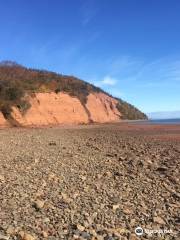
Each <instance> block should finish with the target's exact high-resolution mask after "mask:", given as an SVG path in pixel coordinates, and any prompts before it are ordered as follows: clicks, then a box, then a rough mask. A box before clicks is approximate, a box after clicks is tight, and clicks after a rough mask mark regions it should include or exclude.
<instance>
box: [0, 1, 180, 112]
mask: <svg viewBox="0 0 180 240" xmlns="http://www.w3.org/2000/svg"><path fill="white" fill-rule="evenodd" d="M179 13H180V1H179V0H151V1H147V0H111V1H110V0H36V1H35V0H31V1H29V0H1V2H0V60H13V61H17V62H18V63H20V64H23V65H25V66H28V67H33V68H41V69H47V70H52V71H56V72H59V73H63V74H70V75H75V76H77V77H79V78H81V79H84V80H86V81H89V82H91V83H93V84H95V85H97V86H100V87H101V88H103V89H104V90H106V91H108V92H109V93H111V94H112V95H114V96H116V97H121V98H122V99H124V100H126V101H128V102H130V103H132V104H134V105H135V106H137V107H139V108H140V109H141V110H142V111H144V112H153V111H175V110H179V109H180V106H179V103H180V14H179Z"/></svg>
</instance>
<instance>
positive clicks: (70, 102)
mask: <svg viewBox="0 0 180 240" xmlns="http://www.w3.org/2000/svg"><path fill="white" fill-rule="evenodd" d="M28 101H29V103H30V104H31V107H30V108H29V109H28V110H27V112H26V113H25V114H22V113H21V112H20V111H19V109H18V108H15V107H13V111H12V114H11V116H12V118H13V119H14V120H15V121H16V122H18V123H19V124H20V125H21V126H47V125H59V124H83V123H85V124H86V123H89V122H90V121H91V122H98V123H105V122H118V121H119V120H120V116H121V114H120V113H119V111H118V109H117V108H116V105H117V100H115V99H114V98H111V97H109V96H108V95H106V94H104V93H91V94H89V96H88V97H87V103H86V105H85V106H83V105H82V103H81V102H80V100H79V99H78V98H76V97H72V96H70V95H68V94H66V93H58V94H56V93H53V92H51V93H36V94H35V95H34V96H33V97H31V96H28ZM8 125H9V122H8V121H7V120H6V119H5V118H4V117H3V115H2V113H0V127H5V126H8Z"/></svg>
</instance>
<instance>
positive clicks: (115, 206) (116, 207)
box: [113, 204, 120, 212]
mask: <svg viewBox="0 0 180 240" xmlns="http://www.w3.org/2000/svg"><path fill="white" fill-rule="evenodd" d="M119 207H120V206H119V204H116V205H113V211H114V212H115V211H116V210H117V209H118V208H119Z"/></svg>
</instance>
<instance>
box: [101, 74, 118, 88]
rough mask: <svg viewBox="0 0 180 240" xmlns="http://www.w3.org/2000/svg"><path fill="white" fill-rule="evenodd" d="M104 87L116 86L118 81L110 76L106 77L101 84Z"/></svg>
mask: <svg viewBox="0 0 180 240" xmlns="http://www.w3.org/2000/svg"><path fill="white" fill-rule="evenodd" d="M100 83H101V84H102V85H110V86H114V85H115V84H116V83H117V79H115V78H113V77H110V76H108V75H107V76H105V77H104V78H103V80H102V81H101V82H100Z"/></svg>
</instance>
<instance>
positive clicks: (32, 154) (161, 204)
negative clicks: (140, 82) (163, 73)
mask: <svg viewBox="0 0 180 240" xmlns="http://www.w3.org/2000/svg"><path fill="white" fill-rule="evenodd" d="M179 162H180V125H174V126H167V125H163V126H160V125H159V126H157V125H156V126H155V125H146V124H131V123H117V124H104V125H95V124H94V125H83V126H74V127H73V126H72V127H66V126H64V127H59V128H58V127H55V128H37V129H33V128H31V129H27V128H9V129H1V130H0V193H1V194H0V239H4V240H6V239H7V240H8V239H9V240H15V239H17V240H18V239H19V240H37V239H48V240H60V239H65V240H66V239H67V240H70V239H80V240H84V239H89V240H117V239H122V240H126V239H130V240H134V239H180V235H179V232H178V231H179V228H180V212H179V210H180V204H179V203H180V202H179V200H180V192H179V190H180V189H179V178H180V175H179V168H180V164H179ZM137 227H141V228H142V229H143V234H142V235H141V236H137V234H135V229H136V228H137ZM158 231H159V232H158ZM157 232H158V233H157ZM160 232H161V233H160Z"/></svg>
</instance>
